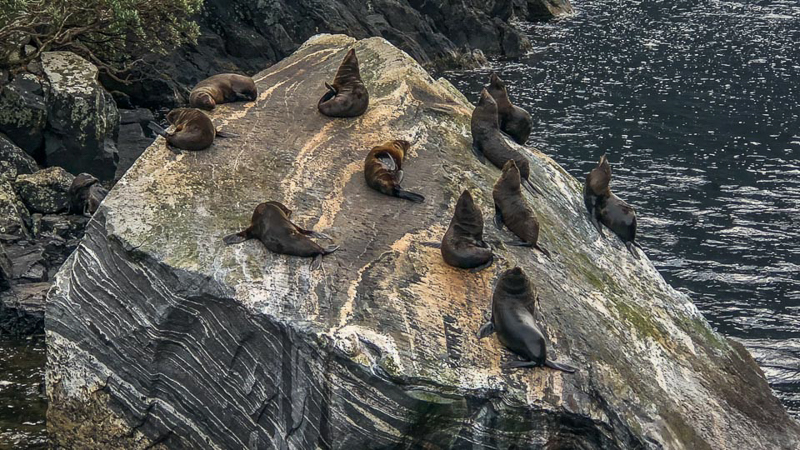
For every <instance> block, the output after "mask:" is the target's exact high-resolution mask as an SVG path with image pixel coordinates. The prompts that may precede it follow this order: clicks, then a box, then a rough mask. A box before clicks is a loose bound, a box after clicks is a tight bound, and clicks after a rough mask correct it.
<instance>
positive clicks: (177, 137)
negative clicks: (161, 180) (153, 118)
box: [149, 108, 223, 151]
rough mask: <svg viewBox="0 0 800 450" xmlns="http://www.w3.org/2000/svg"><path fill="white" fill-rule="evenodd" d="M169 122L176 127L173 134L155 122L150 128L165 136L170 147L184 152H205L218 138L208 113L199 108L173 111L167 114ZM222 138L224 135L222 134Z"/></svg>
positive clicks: (151, 123)
mask: <svg viewBox="0 0 800 450" xmlns="http://www.w3.org/2000/svg"><path fill="white" fill-rule="evenodd" d="M167 121H168V122H169V123H170V125H173V126H175V129H174V130H172V131H171V132H167V131H166V130H164V129H163V128H161V127H160V126H159V125H158V124H157V123H155V122H150V125H149V127H150V129H151V130H153V131H155V132H156V133H158V134H159V135H161V136H164V138H165V139H166V140H167V143H168V144H169V145H173V146H175V147H177V148H180V149H183V150H191V151H198V150H204V149H206V148H208V147H210V146H211V144H212V143H214V138H215V137H217V129H216V128H214V123H213V122H211V119H210V118H209V117H208V116H207V115H206V113H204V112H203V111H200V110H199V109H197V108H177V109H173V110H172V111H170V112H169V114H167ZM220 137H223V135H222V134H220Z"/></svg>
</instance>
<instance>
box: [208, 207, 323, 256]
mask: <svg viewBox="0 0 800 450" xmlns="http://www.w3.org/2000/svg"><path fill="white" fill-rule="evenodd" d="M290 217H292V211H291V210H290V209H289V208H287V207H286V206H284V205H283V204H282V203H280V202H266V203H261V204H260V205H258V206H256V209H255V211H253V217H252V218H251V219H250V226H249V227H247V228H245V229H244V230H242V231H240V232H238V233H234V234H231V235H228V236H225V237H224V238H223V239H222V240H223V241H224V242H225V244H227V245H232V244H238V243H240V242H244V241H246V240H248V239H258V240H259V241H261V243H262V244H264V246H265V247H267V249H268V250H269V251H271V252H275V253H280V254H284V255H293V256H302V257H307V258H308V257H313V258H314V260H313V261H312V262H311V268H312V269H315V268H317V267H319V266H320V265H321V264H322V261H321V257H322V256H323V255H327V254H329V253H333V252H334V251H336V250H337V249H338V248H339V246H338V245H331V246H328V247H322V246H320V245H319V244H317V243H316V242H314V241H312V240H311V239H309V236H312V237H315V238H319V239H330V236H328V235H326V234H323V233H318V232H316V231H311V230H304V229H303V228H300V227H298V226H297V225H295V224H294V223H292V222H291V221H290V220H289V218H290Z"/></svg>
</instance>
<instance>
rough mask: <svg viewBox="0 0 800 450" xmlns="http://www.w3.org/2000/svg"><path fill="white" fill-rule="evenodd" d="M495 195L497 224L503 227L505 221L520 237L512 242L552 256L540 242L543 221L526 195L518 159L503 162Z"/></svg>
mask: <svg viewBox="0 0 800 450" xmlns="http://www.w3.org/2000/svg"><path fill="white" fill-rule="evenodd" d="M492 197H493V198H494V211H495V216H494V224H495V226H497V228H498V229H501V230H502V229H503V224H505V225H506V226H507V227H508V229H509V230H511V232H512V233H514V234H516V235H517V237H518V238H519V239H520V240H518V241H511V242H509V244H510V245H518V246H521V247H533V248H535V249H537V250H539V251H540V252H542V253H544V254H545V255H546V256H548V257H549V256H550V252H548V251H547V250H545V249H544V248H543V247H541V246H540V245H539V244H538V240H539V221H538V220H537V219H536V215H535V214H534V213H533V209H531V207H530V205H529V204H528V201H527V200H525V197H524V196H523V195H522V190H521V189H520V175H519V169H517V164H516V163H515V162H514V160H509V161H507V162H506V164H505V165H504V166H503V173H502V174H501V175H500V178H498V179H497V183H495V185H494V189H493V190H492Z"/></svg>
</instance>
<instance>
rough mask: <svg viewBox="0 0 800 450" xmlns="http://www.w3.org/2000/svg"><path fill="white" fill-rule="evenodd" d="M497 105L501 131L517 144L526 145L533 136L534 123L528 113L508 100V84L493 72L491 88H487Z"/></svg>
mask: <svg viewBox="0 0 800 450" xmlns="http://www.w3.org/2000/svg"><path fill="white" fill-rule="evenodd" d="M486 89H487V90H488V91H489V94H491V95H492V98H493V99H494V101H495V102H496V103H497V116H498V119H499V122H500V130H502V131H503V132H504V133H506V134H507V135H509V136H511V138H512V139H514V141H516V142H517V144H520V145H525V143H526V142H528V137H529V136H530V135H531V128H533V121H532V120H531V115H530V114H529V113H528V111H525V110H524V109H522V108H520V107H519V106H515V105H514V104H512V103H511V99H509V98H508V91H507V90H506V83H505V82H504V81H503V80H501V79H500V77H499V76H497V74H496V73H494V72H492V73H491V74H490V75H489V87H487V88H486Z"/></svg>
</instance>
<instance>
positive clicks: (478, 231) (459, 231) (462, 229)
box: [441, 190, 494, 272]
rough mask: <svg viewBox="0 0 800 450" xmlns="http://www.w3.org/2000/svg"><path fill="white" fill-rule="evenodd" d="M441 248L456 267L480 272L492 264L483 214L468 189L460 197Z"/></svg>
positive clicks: (449, 261)
mask: <svg viewBox="0 0 800 450" xmlns="http://www.w3.org/2000/svg"><path fill="white" fill-rule="evenodd" d="M441 249H442V258H444V261H445V262H446V263H447V264H449V265H451V266H453V267H459V268H461V269H472V270H473V271H475V272H477V271H479V270H483V269H485V268H487V267H489V266H491V265H492V261H493V258H494V257H493V255H492V248H491V247H489V244H487V243H486V242H484V241H483V214H481V210H480V209H479V208H478V207H476V206H475V202H474V201H473V200H472V195H471V194H470V193H469V191H467V190H465V191H464V192H463V193H462V194H461V197H459V198H458V202H457V203H456V209H455V212H454V213H453V219H452V220H451V221H450V227H449V228H448V229H447V232H446V233H445V234H444V238H443V239H442V245H441Z"/></svg>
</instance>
